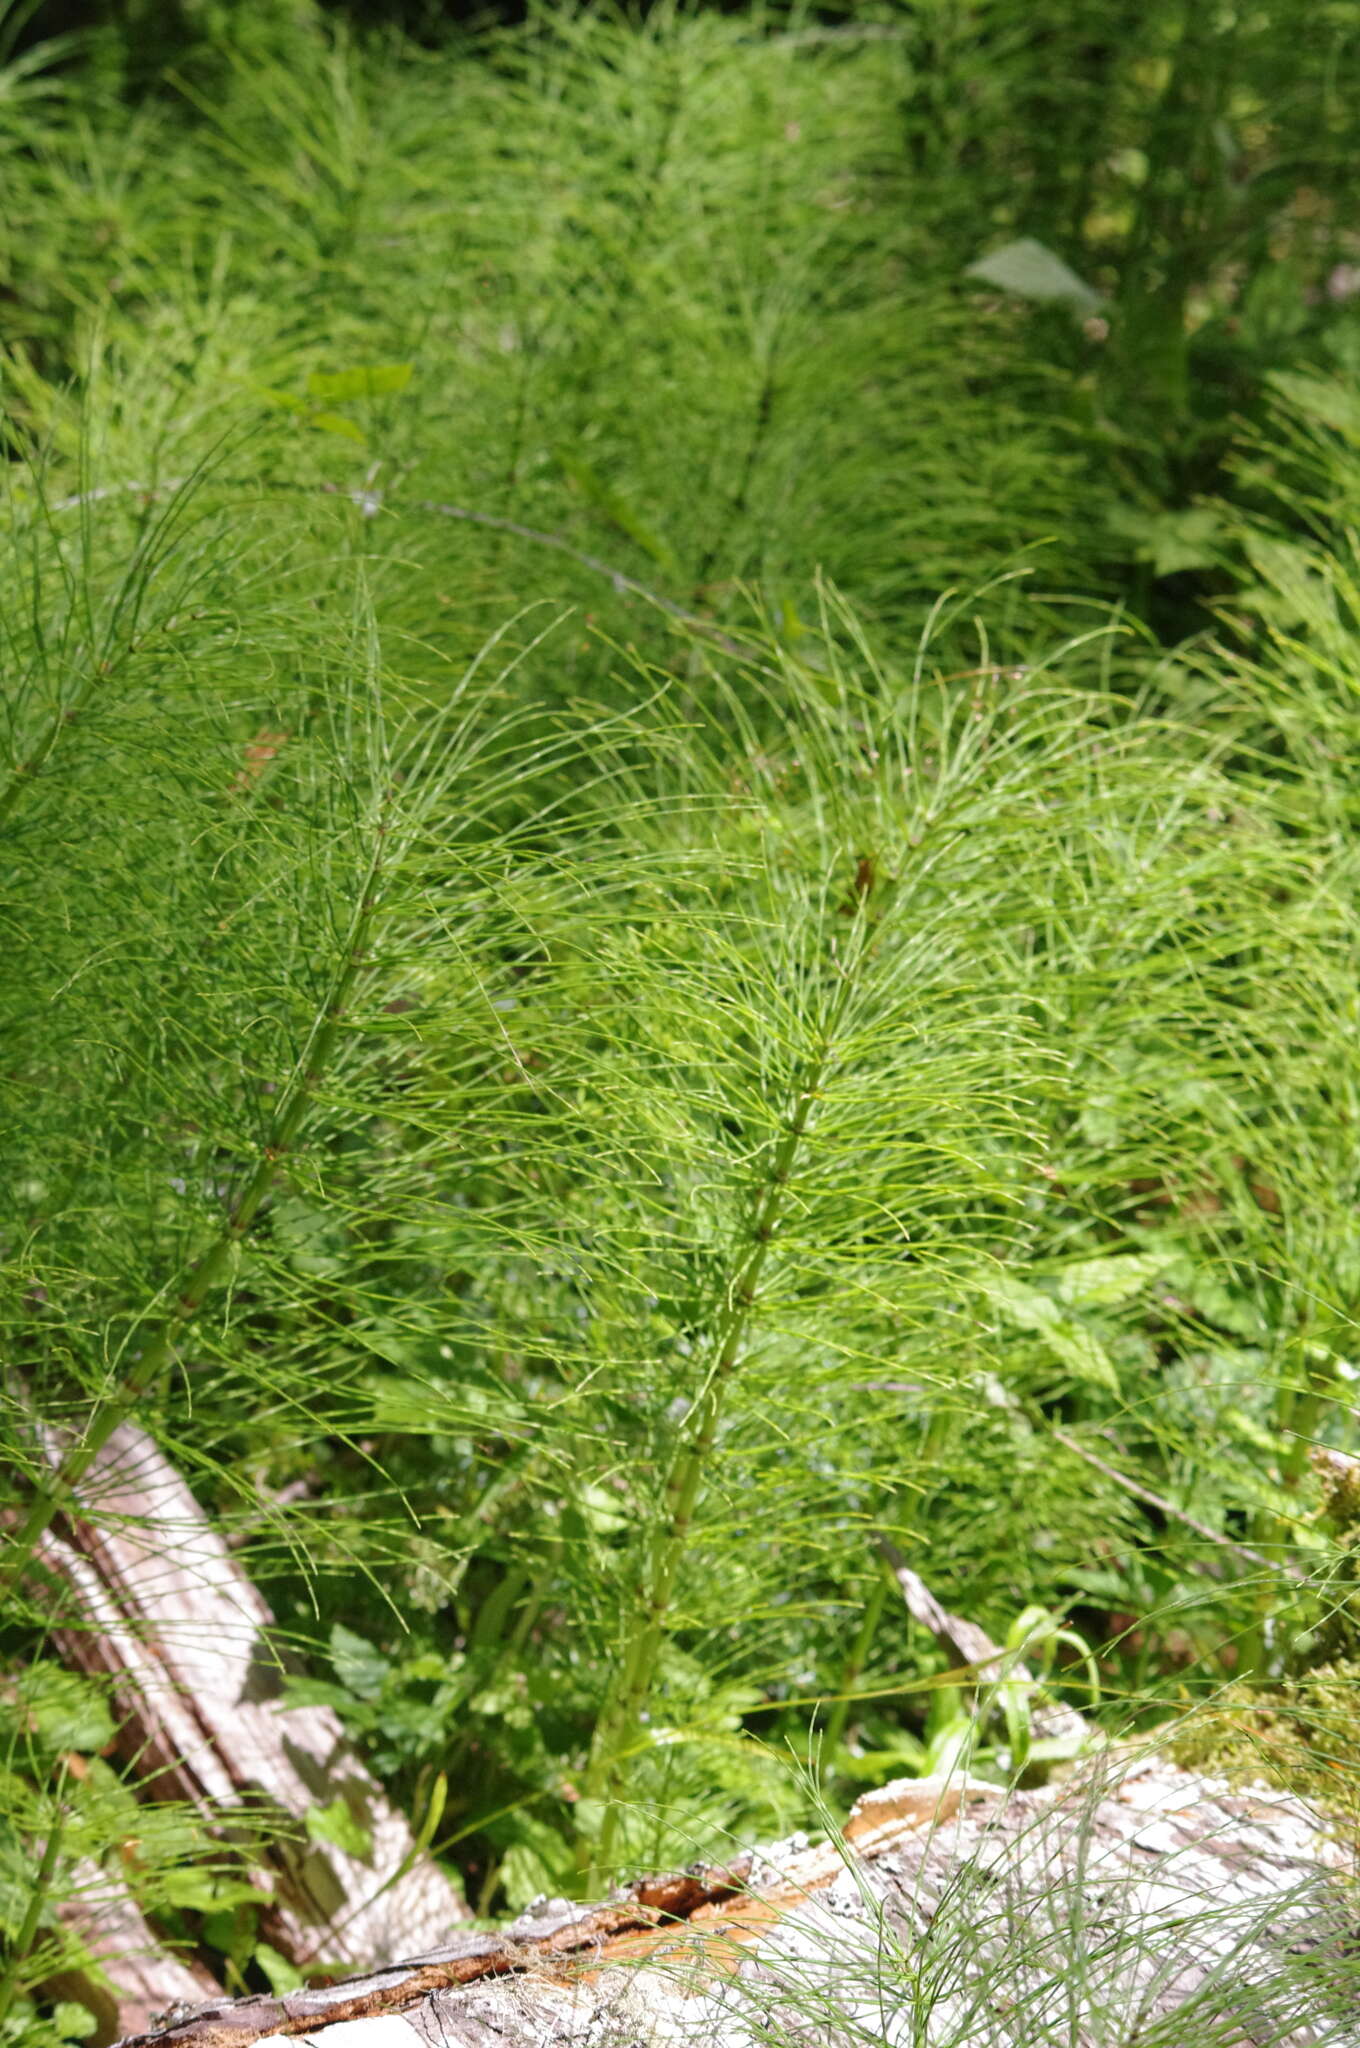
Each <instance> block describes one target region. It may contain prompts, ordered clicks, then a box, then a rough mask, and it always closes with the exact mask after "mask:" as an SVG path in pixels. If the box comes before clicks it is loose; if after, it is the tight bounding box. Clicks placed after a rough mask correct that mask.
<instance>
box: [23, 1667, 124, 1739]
mask: <svg viewBox="0 0 1360 2048" xmlns="http://www.w3.org/2000/svg"><path fill="white" fill-rule="evenodd" d="M16 1710H17V1718H18V1719H19V1720H20V1722H21V1724H23V1725H26V1726H27V1727H28V1728H30V1729H31V1730H32V1731H33V1732H34V1734H36V1735H37V1736H38V1737H39V1738H40V1740H41V1741H42V1742H44V1743H49V1744H50V1745H51V1746H52V1747H53V1748H54V1749H75V1750H83V1751H86V1752H90V1751H94V1750H100V1749H103V1748H105V1747H106V1745H107V1744H108V1743H110V1742H112V1740H113V1737H114V1732H115V1731H114V1721H113V1716H112V1715H111V1714H110V1712H109V1709H108V1703H107V1701H106V1699H105V1695H104V1693H103V1691H102V1689H101V1688H100V1687H99V1686H97V1685H96V1684H95V1683H94V1682H93V1681H92V1680H91V1679H88V1678H82V1677H81V1676H80V1674H79V1673H78V1672H75V1671H63V1670H62V1669H61V1667H60V1666H59V1665H57V1664H42V1663H39V1664H31V1665H30V1666H29V1668H28V1670H27V1671H25V1672H22V1673H21V1674H20V1677H19V1680H18V1683H17V1685H16V1687H15V1694H14V1700H13V1702H12V1704H9V1705H8V1706H7V1708H6V1711H5V1718H6V1719H9V1718H10V1716H11V1715H15V1713H16Z"/></svg>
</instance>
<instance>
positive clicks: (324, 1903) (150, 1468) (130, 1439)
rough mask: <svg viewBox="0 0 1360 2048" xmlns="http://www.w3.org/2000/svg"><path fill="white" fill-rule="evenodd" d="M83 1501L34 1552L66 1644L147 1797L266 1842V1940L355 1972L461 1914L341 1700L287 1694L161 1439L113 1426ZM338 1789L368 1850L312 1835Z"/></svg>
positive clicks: (433, 1934)
mask: <svg viewBox="0 0 1360 2048" xmlns="http://www.w3.org/2000/svg"><path fill="white" fill-rule="evenodd" d="M77 1508H78V1512H76V1513H73V1514H72V1515H71V1516H70V1517H69V1518H68V1519H69V1523H70V1540H69V1541H67V1540H65V1539H63V1538H61V1537H58V1536H56V1535H54V1534H52V1533H50V1532H49V1533H48V1534H47V1535H46V1536H45V1537H44V1538H43V1540H42V1542H41V1543H40V1545H39V1547H38V1557H37V1562H38V1564H39V1566H40V1568H41V1570H42V1572H43V1574H44V1576H45V1577H46V1580H47V1582H48V1585H49V1588H52V1589H53V1590H54V1591H55V1592H56V1593H57V1595H58V1597H59V1601H60V1611H59V1612H54V1615H53V1619H54V1621H55V1622H56V1623H57V1624H58V1625H57V1626H56V1627H55V1628H54V1641H55V1643H56V1646H57V1648H58V1650H59V1653H60V1654H61V1655H62V1657H63V1658H65V1659H66V1660H67V1661H68V1662H70V1663H71V1664H74V1665H76V1666H77V1667H78V1668H80V1669H82V1670H84V1671H88V1672H93V1673H97V1674H100V1675H102V1676H104V1677H106V1678H108V1679H109V1680H111V1683H112V1690H113V1692H114V1695H115V1698H116V1700H117V1703H118V1707H119V1710H120V1713H119V1719H120V1728H119V1734H118V1748H119V1752H120V1754H121V1755H122V1757H123V1759H124V1761H125V1763H126V1764H127V1766H128V1768H129V1769H130V1770H131V1772H132V1773H133V1774H134V1775H135V1776H136V1777H137V1778H138V1779H139V1780H140V1789H141V1790H142V1792H143V1793H144V1794H145V1795H146V1796H148V1797H152V1798H155V1797H175V1798H180V1799H186V1800H188V1801H190V1802H191V1803H192V1804H194V1805H195V1806H197V1807H198V1808H199V1810H200V1811H201V1812H202V1813H203V1815H204V1816H205V1818H206V1819H207V1820H208V1821H209V1822H210V1823H211V1824H212V1825H213V1826H215V1827H217V1828H221V1829H224V1830H226V1831H228V1832H230V1831H231V1829H232V1826H233V1823H239V1824H241V1826H242V1828H243V1829H245V1830H250V1831H252V1832H253V1833H254V1834H255V1835H257V1836H259V1837H260V1839H261V1840H262V1841H263V1842H264V1844H265V1847H266V1853H267V1854H268V1857H269V1860H270V1862H271V1863H272V1865H273V1871H274V1883H273V1885H272V1887H271V1888H270V1889H271V1890H272V1896H271V1897H269V1899H268V1900H267V1903H265V1904H264V1906H263V1919H262V1923H261V1927H262V1932H263V1934H264V1937H265V1939H267V1940H268V1941H269V1942H270V1944H271V1945H272V1946H273V1947H274V1948H276V1949H277V1950H278V1951H279V1952H280V1954H282V1955H284V1956H286V1957H287V1958H288V1959H289V1960H290V1961H291V1962H294V1963H296V1964H298V1965H299V1966H302V1967H308V1968H324V1969H329V1970H334V1969H337V1968H350V1969H354V1968H364V1967H366V1966H368V1965H370V1964H372V1963H373V1962H375V1961H376V1960H377V1959H378V1958H380V1957H383V1956H387V1955H391V1954H392V1953H393V1952H394V1950H395V1949H396V1948H398V1947H399V1946H401V1945H402V1944H409V1943H410V1942H411V1941H412V1939H413V1937H414V1938H415V1939H416V1941H417V1942H418V1943H420V1944H432V1943H434V1942H437V1941H440V1940H442V1939H443V1938H444V1937H445V1936H446V1935H447V1934H448V1933H449V1931H450V1930H451V1929H452V1928H453V1927H455V1926H457V1925H458V1924H460V1923H461V1922H463V1921H465V1920H466V1919H467V1917H468V1909H467V1906H466V1904H465V1902H464V1900H463V1899H462V1897H461V1895H460V1893H459V1892H458V1891H457V1889H456V1888H455V1886H454V1884H453V1882H452V1881H451V1880H450V1879H449V1878H448V1877H447V1876H446V1875H445V1874H444V1872H443V1871H441V1870H440V1869H439V1867H438V1866H437V1865H436V1864H435V1863H434V1862H433V1860H432V1859H431V1858H430V1857H428V1856H425V1855H420V1854H418V1853H417V1846H416V1843H415V1841H414V1839H413V1837H412V1834H411V1830H410V1827H409V1826H408V1824H407V1822H406V1820H405V1818H404V1816H403V1815H402V1814H400V1813H399V1812H398V1811H397V1810H396V1809H395V1808H394V1807H393V1806H392V1805H391V1803H390V1801H389V1800H388V1799H387V1798H386V1796H385V1795H384V1793H383V1792H382V1790H381V1788H380V1787H379V1785H378V1784H377V1782H376V1781H375V1780H374V1779H373V1778H372V1777H371V1776H370V1775H369V1774H368V1772H367V1771H366V1770H365V1768H364V1766H363V1765H362V1763H361V1762H360V1761H359V1759H358V1758H357V1757H356V1755H355V1754H354V1752H353V1750H352V1749H351V1748H350V1746H349V1744H348V1742H347V1740H346V1738H345V1734H344V1730H343V1729H342V1727H341V1724H340V1721H339V1719H338V1717H337V1715H336V1714H335V1713H334V1711H333V1710H332V1709H331V1708H330V1707H328V1706H303V1707H290V1706H285V1705H283V1704H282V1703H281V1700H280V1694H281V1691H282V1678H283V1673H282V1669H281V1666H280V1660H279V1658H278V1655H277V1653H276V1651H275V1649H274V1647H273V1644H272V1642H271V1637H270V1630H271V1628H272V1626H273V1616H272V1615H271V1613H270V1611H269V1608H268V1607H267V1606H266V1604H265V1602H264V1600H263V1599H262V1598H261V1596H260V1594H259V1593H258V1591H257V1590H256V1588H255V1587H254V1586H253V1585H252V1584H251V1583H250V1581H249V1580H248V1579H247V1578H246V1577H245V1575H244V1573H243V1572H242V1570H241V1568H240V1566H239V1565H238V1564H237V1563H236V1562H235V1560H234V1559H233V1558H232V1557H231V1555H230V1553H229V1552H228V1550H227V1547H226V1545H225V1543H224V1542H223V1541H222V1538H221V1537H220V1535H219V1534H218V1533H217V1531H216V1530H215V1529H214V1528H213V1527H212V1525H211V1524H210V1523H209V1521H208V1520H207V1518H206V1516H205V1515H204V1513H203V1511H202V1509H201V1508H200V1506H199V1504H198V1502H197V1501H196V1500H195V1499H194V1497H193V1495H192V1493H191V1492H190V1491H189V1489H188V1487H187V1486H186V1485H185V1484H184V1482H183V1480H182V1479H181V1478H180V1477H179V1475H178V1473H176V1472H175V1471H174V1469H173V1467H172V1466H171V1465H170V1464H169V1463H168V1462H167V1461H166V1459H165V1458H164V1457H163V1456H162V1455H161V1453H160V1452H159V1450H158V1449H157V1448H156V1446H155V1445H154V1444H153V1443H152V1441H151V1440H150V1438H149V1437H147V1436H146V1435H145V1434H144V1433H143V1432H142V1431H140V1430H137V1429H135V1428H132V1427H131V1426H130V1425H127V1424H124V1425H122V1426H121V1427H120V1428H119V1429H117V1430H115V1431H114V1433H113V1435H112V1436H111V1437H110V1439H109V1442H108V1443H107V1445H106V1446H105V1447H104V1448H103V1450H102V1451H101V1452H100V1453H99V1456H98V1457H97V1458H96V1459H95V1461H94V1463H93V1464H92V1465H91V1467H90V1470H89V1471H88V1472H87V1473H86V1474H85V1475H84V1476H83V1478H82V1480H81V1484H80V1489H79V1496H78V1503H77ZM337 1801H343V1802H344V1806H345V1809H346V1810H347V1812H348V1814H349V1816H350V1818H351V1820H352V1822H353V1824H354V1828H355V1829H356V1830H358V1831H359V1832H360V1834H361V1837H362V1839H363V1840H364V1841H365V1842H366V1847H365V1848H364V1849H362V1850H355V1849H352V1848H343V1847H340V1846H338V1845H337V1844H336V1843H335V1842H334V1841H332V1840H329V1839H311V1838H309V1836H308V1834H307V1831H306V1827H305V1821H306V1816H307V1813H308V1811H309V1809H313V1808H323V1809H324V1808H326V1807H333V1806H334V1805H335V1803H336V1802H337ZM417 1929H419V1933H418V1934H417V1933H416V1930H417Z"/></svg>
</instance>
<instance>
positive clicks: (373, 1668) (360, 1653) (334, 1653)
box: [330, 1621, 392, 1700]
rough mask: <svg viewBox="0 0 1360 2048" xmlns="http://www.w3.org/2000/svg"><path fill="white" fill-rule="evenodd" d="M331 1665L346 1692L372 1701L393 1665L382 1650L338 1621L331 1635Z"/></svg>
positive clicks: (384, 1682) (380, 1689) (381, 1687)
mask: <svg viewBox="0 0 1360 2048" xmlns="http://www.w3.org/2000/svg"><path fill="white" fill-rule="evenodd" d="M330 1652H331V1665H332V1667H333V1669H334V1671H335V1675H336V1677H337V1678H338V1679H339V1680H340V1683H341V1684H342V1685H343V1686H345V1687H346V1688H347V1689H348V1691H350V1692H352V1693H353V1694H354V1695H355V1696H356V1698H358V1699H361V1700H375V1699H377V1697H378V1695H379V1693H380V1692H381V1691H382V1689H383V1687H384V1685H385V1684H386V1683H387V1679H388V1675H389V1673H390V1672H391V1669H392V1665H391V1661H390V1659H389V1658H387V1657H384V1655H383V1653H382V1651H381V1650H379V1649H376V1648H375V1647H374V1645H373V1644H372V1643H370V1642H368V1641H367V1640H366V1639H365V1638H364V1637H363V1636H360V1635H356V1634H355V1632H354V1630H353V1629H352V1628H346V1627H345V1624H344V1623H343V1621H337V1622H336V1624H335V1626H334V1627H333V1628H332V1630H331V1634H330Z"/></svg>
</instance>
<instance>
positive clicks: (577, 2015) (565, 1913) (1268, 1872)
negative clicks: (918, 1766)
mask: <svg viewBox="0 0 1360 2048" xmlns="http://www.w3.org/2000/svg"><path fill="white" fill-rule="evenodd" d="M1348 1869H1349V1858H1348V1856H1347V1854H1346V1852H1345V1851H1344V1849H1343V1847H1342V1846H1341V1845H1340V1844H1338V1843H1337V1842H1336V1841H1335V1840H1333V1839H1331V1838H1330V1837H1329V1835H1328V1833H1327V1830H1326V1827H1325V1826H1324V1825H1323V1823H1322V1821H1321V1820H1320V1818H1319V1816H1318V1815H1317V1814H1315V1813H1313V1812H1312V1811H1311V1810H1309V1809H1308V1808H1306V1807H1305V1806H1303V1805H1302V1804H1301V1803H1300V1802H1299V1801H1297V1800H1295V1799H1293V1798H1292V1797H1290V1796H1289V1795H1287V1794H1285V1793H1282V1792H1278V1791H1273V1790H1269V1789H1267V1788H1264V1787H1258V1788H1254V1789H1252V1790H1249V1791H1233V1790H1230V1789H1229V1788H1228V1787H1227V1786H1226V1785H1224V1784H1223V1783H1221V1782H1217V1781H1213V1780H1210V1779H1206V1778H1203V1777H1200V1776H1197V1775H1195V1774H1194V1773H1191V1772H1188V1771H1183V1770H1180V1769H1178V1768H1177V1767H1175V1766H1174V1765H1172V1764H1169V1763H1167V1762H1166V1761H1165V1760H1162V1759H1159V1758H1156V1757H1145V1758H1141V1759H1134V1758H1129V1757H1123V1758H1116V1757H1114V1756H1112V1755H1110V1754H1107V1755H1106V1756H1105V1757H1104V1758H1103V1759H1101V1760H1100V1761H1099V1762H1098V1763H1096V1764H1094V1765H1091V1766H1089V1767H1088V1768H1087V1769H1086V1771H1085V1772H1084V1774H1083V1775H1082V1776H1081V1777H1074V1778H1073V1779H1070V1780H1068V1781H1067V1782H1065V1783H1063V1784H1060V1785H1054V1786H1049V1787H1046V1788H1044V1789H1042V1790H1038V1791H1020V1792H1006V1791H1004V1790H1002V1789H1001V1788H998V1787H996V1786H992V1785H989V1784H983V1783H980V1782H978V1781H976V1780H969V1779H959V1778H956V1779H953V1780H940V1779H935V1780H931V1779H923V1780H911V1779H908V1780H901V1781H899V1782H898V1783H896V1784H893V1785H889V1786H885V1787H884V1788H882V1789H881V1790H880V1791H876V1792H872V1793H869V1794H867V1795H866V1796H865V1798H863V1799H862V1800H861V1801H860V1802H859V1804H858V1805H857V1806H856V1808H855V1809H854V1812H853V1813H852V1815H851V1817H850V1820H849V1822H848V1824H847V1826H846V1829H845V1832H844V1838H843V1839H842V1840H840V1841H831V1842H827V1843H824V1844H822V1845H821V1846H817V1847H808V1846H807V1845H806V1843H805V1842H803V1841H802V1840H801V1839H800V1838H795V1840H794V1841H793V1842H792V1843H791V1844H787V1845H784V1846H783V1847H782V1848H779V1849H775V1850H768V1851H765V1852H757V1853H754V1854H751V1855H748V1856H745V1857H742V1858H738V1859H737V1860H736V1861H735V1862H734V1863H732V1864H731V1865H729V1866H727V1867H724V1868H714V1869H710V1868H707V1867H695V1868H694V1869H692V1870H690V1871H688V1872H685V1873H683V1874H681V1875H678V1876H672V1877H662V1878H653V1879H648V1880H645V1881H643V1882H641V1883H639V1884H635V1885H633V1886H632V1887H631V1888H630V1889H629V1890H627V1891H626V1892H623V1893H621V1894H619V1895H618V1896H616V1897H615V1898H614V1899H612V1900H611V1901H609V1902H608V1903H606V1904H605V1905H603V1906H599V1907H595V1908H586V1907H580V1906H573V1905H572V1904H570V1903H569V1902H567V1901H565V1900H557V1901H540V1902H539V1903H538V1904H537V1905H536V1906H535V1907H533V1908H531V1909H530V1910H529V1912H528V1913H526V1914H524V1915H522V1916H521V1918H520V1919H519V1920H518V1921H517V1922H515V1923H513V1924H512V1925H511V1926H510V1927H508V1928H506V1929H504V1930H503V1931H501V1932H499V1933H493V1934H476V1933H467V1934H463V1935H459V1936H456V1937H455V1938H454V1939H453V1940H452V1941H451V1942H449V1943H446V1944H445V1945H444V1946H443V1947H441V1948H438V1949H436V1950H433V1951H431V1952H428V1953H426V1954H417V1955H414V1956H412V1957H411V1958H410V1959H409V1960H407V1961H405V1962H398V1963H394V1964H392V1965H391V1966H390V1967H388V1968H386V1969H383V1970H379V1971H377V1972H374V1973H372V1974H370V1975H367V1976H361V1977H354V1978H350V1979H347V1980H345V1981H343V1982H340V1983H335V1984H331V1985H328V1986H324V1987H321V1986H313V1987H310V1988H308V1989H306V1990H303V1991H299V1992H297V1993H295V1994H290V1995H286V1996H283V1997H277V1998H272V1997H256V1998H250V1999H242V2000H237V2001H234V2002H228V2003H221V2004H215V2005H206V2006H203V2007H201V2008H200V2009H199V2010H198V2011H197V2012H195V2013H193V2014H192V2015H190V2016H188V2017H186V2018H184V2019H183V2020H181V2021H180V2023H179V2024H177V2025H175V2026H172V2027H168V2028H165V2029H162V2030H161V2031H159V2032H157V2033H151V2034H145V2035H141V2036H138V2037H136V2039H135V2042H134V2043H131V2044H129V2048H153V2044H154V2048H286V2044H287V2043H289V2042H290V2041H294V2040H297V2039H299V2038H300V2037H305V2039H306V2040H307V2041H308V2042H310V2043H312V2044H313V2048H493V2044H494V2048H544V2044H547V2043H566V2042H580V2043H582V2044H586V2043H590V2044H601V2048H603V2044H606V2043H613V2044H618V2048H625V2044H637V2048H643V2044H649V2043H654V2042H656V2043H659V2042H680V2041H683V2042H685V2043H687V2044H689V2048H756V2044H757V2043H769V2042H772V2041H779V2042H785V2043H793V2042H806V2043H809V2044H811V2043H814V2042H815V2043H818V2044H821V2048H842V2044H844V2048H851V2044H865V2043H869V2042H875V2043H890V2044H901V2048H908V2044H910V2048H1021V2044H1024V2048H1052V2044H1057V2043H1061V2044H1063V2048H1109V2044H1112V2043H1115V2042H1119V2043H1130V2042H1134V2041H1151V2040H1153V2039H1155V2040H1156V2041H1158V2042H1160V2043H1165V2044H1170V2043H1172V2042H1175V2043H1177V2044H1178V2048H1179V2044H1185V2048H1191V2044H1198V2043H1200V2042H1209V2041H1212V2042H1214V2043H1216V2044H1221V2048H1248V2044H1256V2043H1265V2042H1269V2043H1270V2044H1271V2048H1360V1975H1357V1969H1358V1968H1360V1965H1357V1961H1356V1954H1357V1949H1360V1942H1357V1939H1356V1933H1355V1930H1356V1923H1357V1919H1358V1918H1360V1908H1358V1907H1357V1901H1356V1898H1355V1896H1354V1892H1353V1890H1352V1889H1351V1888H1350V1886H1349V1885H1348V1882H1347V1871H1348Z"/></svg>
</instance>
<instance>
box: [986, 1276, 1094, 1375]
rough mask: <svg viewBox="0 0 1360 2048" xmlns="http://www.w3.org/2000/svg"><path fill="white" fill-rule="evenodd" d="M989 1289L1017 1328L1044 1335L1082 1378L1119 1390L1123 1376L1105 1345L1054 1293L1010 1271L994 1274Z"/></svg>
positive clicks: (1052, 1349) (1053, 1352)
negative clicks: (1058, 1300)
mask: <svg viewBox="0 0 1360 2048" xmlns="http://www.w3.org/2000/svg"><path fill="white" fill-rule="evenodd" d="M986 1292H987V1294H988V1296H989V1298H990V1300H991V1301H992V1302H993V1304H994V1305H995V1306H996V1307H997V1308H998V1309H999V1310H1000V1311H1001V1313H1002V1315H1003V1316H1005V1318H1006V1320H1007V1321H1008V1322H1009V1323H1012V1324H1013V1325H1014V1326H1015V1328H1016V1329H1019V1330H1029V1331H1031V1332H1032V1333H1033V1334H1034V1335H1035V1336H1036V1337H1039V1338H1040V1339H1042V1341H1043V1343H1044V1344H1045V1345H1046V1346H1047V1348H1048V1349H1049V1351H1051V1352H1052V1354H1053V1356H1054V1357H1055V1358H1056V1359H1058V1360H1059V1361H1060V1363H1061V1364H1063V1365H1065V1366H1066V1367H1067V1369H1068V1371H1069V1372H1071V1373H1072V1374H1074V1375H1075V1377H1076V1378H1077V1379H1079V1380H1087V1381H1090V1382H1091V1384H1092V1385H1094V1386H1098V1387H1108V1388H1109V1389H1110V1391H1111V1392H1112V1393H1117V1392H1118V1391H1119V1377H1118V1374H1117V1373H1116V1372H1115V1369H1114V1366H1113V1365H1112V1363H1111V1362H1110V1359H1109V1356H1108V1354H1107V1353H1106V1351H1105V1349H1104V1347H1103V1346H1102V1345H1101V1344H1099V1343H1098V1342H1097V1341H1096V1339H1095V1338H1094V1337H1093V1336H1092V1335H1091V1332H1090V1331H1089V1330H1088V1329H1086V1328H1085V1327H1084V1326H1083V1325H1082V1324H1081V1323H1079V1322H1078V1321H1077V1320H1076V1318H1075V1316H1070V1315H1066V1314H1064V1312H1063V1310H1062V1309H1061V1308H1060V1307H1059V1306H1058V1304H1057V1302H1056V1301H1054V1300H1053V1299H1052V1297H1051V1296H1050V1295H1047V1294H1041V1293H1040V1291H1039V1289H1038V1288H1037V1287H1028V1286H1026V1284H1025V1282H1024V1281H1023V1280H1017V1279H1016V1278H1015V1277H1014V1276H1013V1275H1012V1274H1010V1273H998V1274H994V1275H992V1276H991V1277H990V1278H989V1279H988V1281H987V1282H986Z"/></svg>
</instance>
